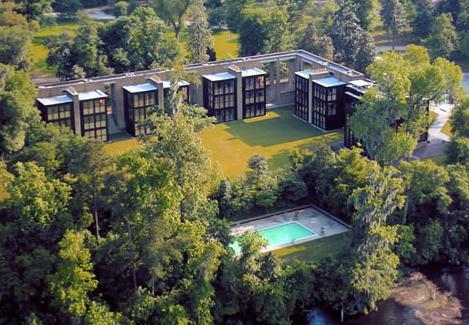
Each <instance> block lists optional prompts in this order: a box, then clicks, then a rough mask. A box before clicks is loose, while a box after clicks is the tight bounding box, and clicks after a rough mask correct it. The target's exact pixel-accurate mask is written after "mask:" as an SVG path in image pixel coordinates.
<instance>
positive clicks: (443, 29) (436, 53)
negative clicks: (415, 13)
mask: <svg viewBox="0 0 469 325" xmlns="http://www.w3.org/2000/svg"><path fill="white" fill-rule="evenodd" d="M424 44H425V46H426V47H427V48H428V49H429V51H430V53H431V55H432V57H434V58H436V57H444V58H448V57H449V56H450V55H451V54H452V53H453V52H454V51H455V50H456V49H457V47H458V35H457V33H456V29H455V28H454V26H453V20H452V18H451V16H450V15H449V14H442V15H440V16H438V17H436V19H435V23H434V24H433V26H432V30H431V33H430V37H428V38H427V39H425V40H424Z"/></svg>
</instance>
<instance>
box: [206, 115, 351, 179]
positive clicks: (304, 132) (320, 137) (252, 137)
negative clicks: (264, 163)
mask: <svg viewBox="0 0 469 325" xmlns="http://www.w3.org/2000/svg"><path fill="white" fill-rule="evenodd" d="M341 139H342V131H339V130H338V131H333V132H327V133H324V132H321V131H319V130H317V129H315V128H314V127H312V126H311V125H308V124H307V123H304V122H301V121H300V120H298V119H296V118H294V117H293V116H292V108H291V107H289V108H281V109H276V110H273V111H269V112H268V113H267V115H266V116H263V117H258V118H253V119H247V120H242V121H235V122H229V123H223V124H217V125H215V126H213V127H211V128H209V129H206V130H204V131H203V132H202V142H203V144H204V146H205V147H206V148H207V149H208V150H210V151H211V152H212V158H213V160H214V161H218V162H219V163H220V165H221V168H222V170H223V172H224V175H225V176H227V177H233V176H238V175H241V174H243V173H244V172H246V170H247V161H248V160H249V158H250V157H251V156H252V155H254V154H261V155H264V156H266V157H267V158H268V159H269V162H270V164H271V166H272V167H274V168H279V167H285V166H287V165H288V164H289V160H288V157H289V155H290V154H291V152H292V151H293V150H295V149H303V148H308V147H310V146H311V145H312V144H313V143H316V142H319V141H327V142H329V143H332V142H336V141H340V140H341Z"/></svg>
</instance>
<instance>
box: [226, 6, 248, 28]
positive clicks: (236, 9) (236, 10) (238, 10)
mask: <svg viewBox="0 0 469 325" xmlns="http://www.w3.org/2000/svg"><path fill="white" fill-rule="evenodd" d="M252 2H253V1H252V0H228V1H226V2H225V9H226V14H225V15H226V24H227V25H228V28H229V29H230V30H231V31H232V32H233V33H237V32H240V28H241V24H242V22H243V20H244V18H245V17H244V16H245V9H246V8H247V7H248V6H249V5H250V4H251V3H252Z"/></svg>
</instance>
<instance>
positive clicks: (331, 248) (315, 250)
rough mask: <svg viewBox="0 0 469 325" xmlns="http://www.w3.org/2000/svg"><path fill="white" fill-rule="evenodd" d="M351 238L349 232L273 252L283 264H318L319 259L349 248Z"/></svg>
mask: <svg viewBox="0 0 469 325" xmlns="http://www.w3.org/2000/svg"><path fill="white" fill-rule="evenodd" d="M350 242H351V236H350V233H349V232H346V233H342V234H338V235H334V236H330V237H326V238H321V239H316V240H313V241H310V242H307V243H304V244H300V245H296V246H290V247H286V248H281V249H277V250H274V251H273V253H274V255H275V256H277V257H279V258H280V259H281V260H284V261H285V262H291V261H293V260H295V259H297V260H301V261H308V262H318V261H320V260H321V259H323V258H325V257H328V256H334V255H337V254H339V253H342V252H344V251H345V250H346V248H347V247H350Z"/></svg>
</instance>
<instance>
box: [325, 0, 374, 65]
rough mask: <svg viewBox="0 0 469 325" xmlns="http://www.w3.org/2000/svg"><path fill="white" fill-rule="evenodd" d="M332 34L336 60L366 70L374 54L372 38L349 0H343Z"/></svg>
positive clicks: (336, 15) (335, 18)
mask: <svg viewBox="0 0 469 325" xmlns="http://www.w3.org/2000/svg"><path fill="white" fill-rule="evenodd" d="M330 34H331V37H332V42H333V45H334V50H335V59H336V60H338V61H340V62H343V63H344V64H345V65H347V66H350V67H353V68H355V69H358V70H364V69H365V68H366V67H367V66H368V64H370V63H371V61H372V58H373V55H374V48H373V43H372V40H371V38H370V36H369V35H368V33H367V32H366V31H365V30H363V28H361V27H360V25H359V21H358V18H357V16H356V15H355V13H354V8H353V6H352V4H351V3H350V1H349V0H343V1H341V3H340V6H339V10H337V12H336V13H335V16H334V21H333V24H332V30H331V32H330Z"/></svg>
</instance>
